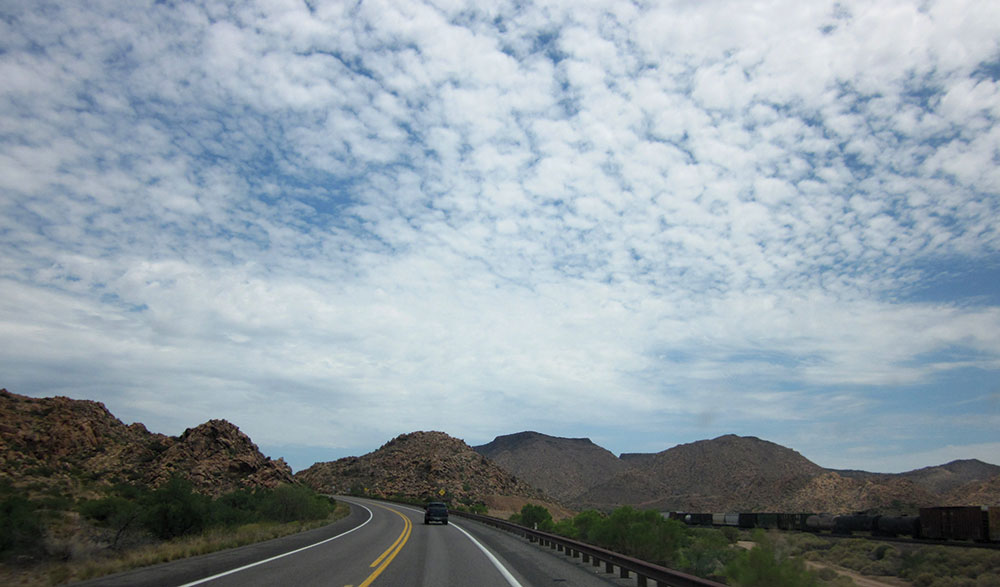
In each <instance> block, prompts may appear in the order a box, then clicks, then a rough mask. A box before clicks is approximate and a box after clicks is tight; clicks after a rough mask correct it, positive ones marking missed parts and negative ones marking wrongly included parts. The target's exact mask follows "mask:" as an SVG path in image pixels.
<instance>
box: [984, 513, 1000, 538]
mask: <svg viewBox="0 0 1000 587" xmlns="http://www.w3.org/2000/svg"><path fill="white" fill-rule="evenodd" d="M986 518H987V523H988V524H989V526H990V542H1000V507H996V506H990V508H989V509H988V510H987V514H986Z"/></svg>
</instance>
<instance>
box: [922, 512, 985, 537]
mask: <svg viewBox="0 0 1000 587" xmlns="http://www.w3.org/2000/svg"><path fill="white" fill-rule="evenodd" d="M920 531H921V534H922V535H923V537H924V538H930V539H932V540H974V541H987V540H989V539H990V518H989V510H988V508H985V507H979V506H952V507H936V508H920Z"/></svg>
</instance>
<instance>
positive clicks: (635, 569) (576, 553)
mask: <svg viewBox="0 0 1000 587" xmlns="http://www.w3.org/2000/svg"><path fill="white" fill-rule="evenodd" d="M449 513H450V514H451V515H455V516H461V517H463V518H468V519H470V520H475V521H477V522H481V523H483V524H487V525H490V526H493V527H495V528H499V529H501V530H506V531H507V532H511V533H514V534H517V535H518V536H521V537H523V538H527V539H528V541H529V542H535V543H538V544H539V546H547V547H549V548H551V549H553V550H556V551H559V552H565V553H566V555H567V556H571V557H574V558H580V559H581V560H582V562H585V563H587V562H589V563H591V564H592V565H593V566H595V567H599V566H601V564H603V565H604V571H605V572H607V573H613V572H614V568H615V567H617V568H618V575H619V576H620V577H622V578H626V579H627V578H629V577H630V576H631V574H632V573H635V575H636V578H637V579H638V584H639V587H646V586H647V585H648V582H649V581H656V585H657V586H658V587H726V586H725V585H723V584H722V583H717V582H715V581H709V580H708V579H702V578H701V577H695V576H694V575H688V574H687V573H682V572H680V571H675V570H673V569H668V568H666V567H661V566H660V565H654V564H652V563H647V562H646V561H642V560H639V559H637V558H632V557H630V556H625V555H623V554H618V553H617V552H612V551H610V550H607V549H604V548H600V547H598V546H592V545H590V544H585V543H583V542H578V541H576V540H572V539H570V538H565V537H563V536H558V535H556V534H549V533H548V532H542V531H541V530H533V529H531V528H526V527H525V526H520V525H518V524H514V523H513V522H508V521H507V520H501V519H500V518H493V517H490V516H483V515H480V514H470V513H468V512H460V511H456V510H450V511H449Z"/></svg>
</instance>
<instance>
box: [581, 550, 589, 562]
mask: <svg viewBox="0 0 1000 587" xmlns="http://www.w3.org/2000/svg"><path fill="white" fill-rule="evenodd" d="M582 554H583V558H582V559H581V560H582V561H583V562H585V563H589V562H590V555H589V554H587V553H586V552H584V553H582Z"/></svg>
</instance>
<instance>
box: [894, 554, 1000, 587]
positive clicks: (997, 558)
mask: <svg viewBox="0 0 1000 587" xmlns="http://www.w3.org/2000/svg"><path fill="white" fill-rule="evenodd" d="M899 566H900V569H899V573H898V576H899V577H901V578H903V579H907V580H909V581H911V582H912V583H913V584H914V585H916V586H918V587H953V586H956V587H957V586H959V585H968V586H970V587H984V586H993V585H1000V552H997V551H995V550H986V549H979V548H954V547H948V546H924V547H921V548H918V549H916V550H914V551H912V552H907V553H904V554H902V556H901V557H900V565H899Z"/></svg>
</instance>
